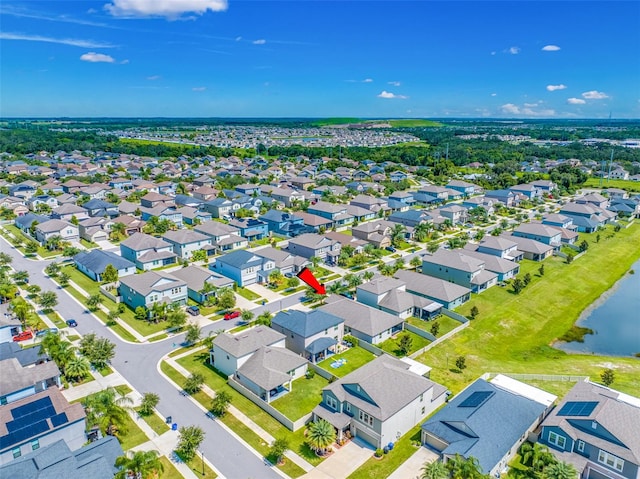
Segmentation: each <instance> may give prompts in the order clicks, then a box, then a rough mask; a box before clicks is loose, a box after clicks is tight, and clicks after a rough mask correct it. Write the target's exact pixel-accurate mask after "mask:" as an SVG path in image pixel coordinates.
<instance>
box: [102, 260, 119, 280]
mask: <svg viewBox="0 0 640 479" xmlns="http://www.w3.org/2000/svg"><path fill="white" fill-rule="evenodd" d="M116 281H118V270H117V269H116V267H115V266H113V265H112V264H108V265H107V267H106V268H105V269H104V271H103V272H102V282H103V283H115V282H116Z"/></svg>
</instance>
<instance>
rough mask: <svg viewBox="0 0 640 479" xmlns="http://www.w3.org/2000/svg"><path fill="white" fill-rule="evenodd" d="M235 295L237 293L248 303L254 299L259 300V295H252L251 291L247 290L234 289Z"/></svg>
mask: <svg viewBox="0 0 640 479" xmlns="http://www.w3.org/2000/svg"><path fill="white" fill-rule="evenodd" d="M236 293H238V294H239V295H240V296H242V297H243V298H244V299H248V300H249V301H255V300H256V299H260V295H258V294H256V293H254V292H253V291H251V290H250V289H247V288H238V289H236Z"/></svg>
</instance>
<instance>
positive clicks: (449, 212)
mask: <svg viewBox="0 0 640 479" xmlns="http://www.w3.org/2000/svg"><path fill="white" fill-rule="evenodd" d="M438 211H439V213H440V215H441V216H443V217H444V218H446V219H448V220H449V221H451V224H453V225H457V224H461V223H466V222H467V219H468V211H467V209H466V208H465V207H464V206H460V205H456V204H453V205H448V206H443V207H442V208H440V209H439V210H438Z"/></svg>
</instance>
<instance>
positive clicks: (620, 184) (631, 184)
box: [582, 178, 640, 192]
mask: <svg viewBox="0 0 640 479" xmlns="http://www.w3.org/2000/svg"><path fill="white" fill-rule="evenodd" d="M582 186H583V187H584V188H596V189H598V188H602V189H603V190H604V189H606V188H619V189H621V190H627V191H634V192H640V181H629V180H607V179H606V178H605V179H604V180H602V184H600V178H589V179H588V180H587V181H586V183H585V184H584V185H582Z"/></svg>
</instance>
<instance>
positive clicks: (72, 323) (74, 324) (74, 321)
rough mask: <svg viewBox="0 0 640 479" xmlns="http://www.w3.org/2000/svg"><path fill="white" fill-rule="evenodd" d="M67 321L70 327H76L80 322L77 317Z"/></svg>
mask: <svg viewBox="0 0 640 479" xmlns="http://www.w3.org/2000/svg"><path fill="white" fill-rule="evenodd" d="M65 322H66V323H67V326H69V327H70V328H75V327H76V326H77V325H78V322H77V321H76V320H75V319H67V320H66V321H65Z"/></svg>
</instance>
